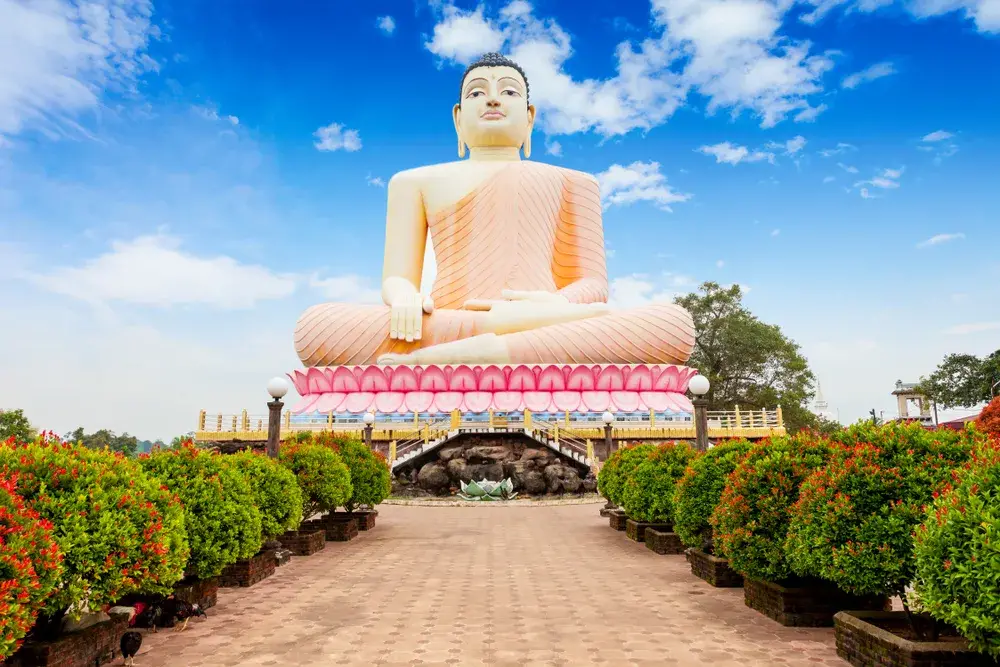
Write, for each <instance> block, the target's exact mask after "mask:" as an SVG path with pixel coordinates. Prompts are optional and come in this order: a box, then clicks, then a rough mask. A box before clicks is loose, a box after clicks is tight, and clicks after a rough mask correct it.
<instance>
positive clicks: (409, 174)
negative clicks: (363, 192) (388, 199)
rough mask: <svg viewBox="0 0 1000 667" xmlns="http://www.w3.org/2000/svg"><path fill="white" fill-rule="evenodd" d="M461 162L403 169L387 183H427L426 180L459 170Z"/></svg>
mask: <svg viewBox="0 0 1000 667" xmlns="http://www.w3.org/2000/svg"><path fill="white" fill-rule="evenodd" d="M463 162H464V161H463V160H457V161H455V162H442V163H440V164H427V165H423V166H420V167H413V168H412V169H404V170H403V171H398V172H396V173H395V174H393V176H392V178H391V179H389V182H390V183H391V182H392V181H396V182H401V183H421V182H424V181H427V180H428V179H432V178H435V177H438V176H443V175H447V174H449V173H454V172H455V171H458V170H459V169H461V165H462V164H463Z"/></svg>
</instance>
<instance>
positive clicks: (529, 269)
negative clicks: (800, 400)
mask: <svg viewBox="0 0 1000 667" xmlns="http://www.w3.org/2000/svg"><path fill="white" fill-rule="evenodd" d="M452 116H453V119H454V123H455V132H456V134H457V145H458V157H459V158H460V159H459V160H457V161H454V162H447V163H443V164H435V165H428V166H425V167H418V168H416V169H410V170H407V171H403V172H400V173H398V174H396V175H395V176H393V178H392V179H391V180H390V182H389V186H388V206H387V213H386V233H385V258H384V263H383V271H382V300H383V304H382V305H361V304H350V303H324V304H320V305H317V306H313V307H312V308H310V309H308V310H307V311H306V312H305V313H304V314H303V315H302V317H301V319H300V320H299V323H298V326H297V328H296V331H295V348H296V351H297V352H298V355H299V357H300V359H301V360H302V362H303V363H304V364H305V365H306V366H309V367H315V366H320V367H331V366H336V367H339V366H354V367H357V366H365V365H372V364H379V365H390V366H398V365H411V366H420V365H445V364H466V365H469V364H473V365H505V364H507V365H519V364H520V365H525V364H528V365H530V364H566V365H571V364H590V365H595V364H683V363H684V362H685V361H687V359H688V357H689V356H690V355H691V351H692V349H693V347H694V342H695V331H694V326H693V323H692V320H691V316H690V314H688V312H687V311H685V310H684V309H683V308H681V307H680V306H677V305H675V304H672V303H654V304H650V305H646V306H641V307H638V308H633V309H629V310H621V311H614V310H612V309H610V308H609V306H608V304H607V300H608V276H607V268H606V265H605V253H604V232H603V229H602V225H601V197H600V189H599V186H598V183H597V180H596V179H595V178H594V177H593V176H591V175H590V174H585V173H582V172H578V171H574V170H571V169H565V168H562V167H556V166H553V165H549V164H542V163H539V162H532V161H529V160H528V159H527V158H529V157H530V156H531V132H532V128H533V126H534V122H535V107H534V106H533V105H532V104H531V103H530V98H529V89H528V80H527V77H526V76H525V74H524V71H523V70H522V69H521V68H520V67H519V66H518V65H517V64H516V63H515V62H513V61H511V60H510V59H508V58H506V57H504V56H502V55H500V54H497V53H489V54H486V55H484V56H483V57H482V58H480V59H479V60H477V61H476V62H474V63H472V64H471V65H470V66H469V67H468V69H467V70H466V71H465V74H464V76H463V77H462V81H461V88H460V94H459V100H458V103H457V104H455V106H454V109H453V110H452ZM522 152H523V154H524V158H525V159H524V160H522V159H521V153H522ZM466 154H468V158H467V159H463V158H465V156H466ZM428 235H430V240H431V243H432V244H433V248H434V252H435V255H436V257H437V262H438V269H437V279H436V280H435V283H434V288H433V291H432V293H431V296H430V298H424V297H423V296H422V295H421V291H420V278H421V274H422V269H423V261H424V251H425V245H426V243H427V238H428ZM683 385H684V386H686V381H685V382H684V383H683ZM681 391H683V389H682V388H681Z"/></svg>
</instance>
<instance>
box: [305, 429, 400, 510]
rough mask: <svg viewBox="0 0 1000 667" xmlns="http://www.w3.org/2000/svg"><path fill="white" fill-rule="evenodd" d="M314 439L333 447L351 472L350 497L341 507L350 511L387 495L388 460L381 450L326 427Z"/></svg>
mask: <svg viewBox="0 0 1000 667" xmlns="http://www.w3.org/2000/svg"><path fill="white" fill-rule="evenodd" d="M313 440H314V442H316V443H317V444H320V445H324V446H328V447H332V448H333V451H335V452H337V453H338V454H340V458H342V459H343V460H344V463H345V464H347V469H348V470H349V471H350V472H351V489H352V491H351V497H350V498H348V499H347V501H346V502H345V503H344V509H346V510H347V511H348V512H353V511H354V510H355V509H357V508H358V507H361V506H362V505H365V506H368V507H375V506H376V505H378V504H379V503H380V502H382V501H383V500H385V499H386V498H388V497H389V493H390V492H391V491H392V476H391V474H390V472H389V463H388V461H386V459H385V457H384V456H382V454H381V453H380V452H373V451H372V450H371V449H369V448H368V447H366V446H365V444H364V443H363V442H361V441H360V440H358V439H357V438H352V437H349V436H344V435H333V434H332V433H330V432H329V431H326V432H323V433H319V434H317V435H316V436H314V438H313Z"/></svg>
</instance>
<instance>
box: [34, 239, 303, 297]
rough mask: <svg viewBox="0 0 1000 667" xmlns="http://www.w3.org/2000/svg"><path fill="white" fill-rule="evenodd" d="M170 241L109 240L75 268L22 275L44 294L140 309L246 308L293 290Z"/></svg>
mask: <svg viewBox="0 0 1000 667" xmlns="http://www.w3.org/2000/svg"><path fill="white" fill-rule="evenodd" d="M180 246H181V244H180V241H179V240H178V239H176V238H173V237H170V236H165V235H158V236H140V237H138V238H136V239H133V240H131V241H115V242H113V243H112V244H111V250H110V251H109V252H106V253H105V254H103V255H100V256H98V257H96V258H93V259H90V260H87V261H85V262H84V263H83V264H82V265H80V266H75V267H71V266H66V267H59V268H56V269H54V270H53V271H51V272H49V273H43V274H37V273H28V274H26V275H24V277H25V278H27V279H28V280H29V281H30V282H32V283H34V284H35V285H37V286H39V287H41V288H42V289H45V290H47V291H49V292H54V293H57V294H63V295H65V296H70V297H73V298H76V299H80V300H82V301H86V302H89V303H92V304H95V305H101V304H107V303H108V302H111V301H120V302H126V303H132V304H140V305H146V306H159V307H168V306H173V305H178V304H205V305H211V306H218V307H221V308H250V307H252V306H254V305H255V304H256V303H257V302H258V301H262V300H266V299H279V298H282V297H286V296H289V295H290V294H292V293H293V292H294V291H295V282H296V281H295V279H294V277H292V276H287V275H278V274H275V273H273V272H272V271H270V270H269V269H266V268H264V267H262V266H255V265H246V264H240V263H239V262H238V261H236V260H235V259H233V258H232V257H225V256H216V257H200V256H197V255H194V254H191V253H188V252H185V251H183V250H181V247H180Z"/></svg>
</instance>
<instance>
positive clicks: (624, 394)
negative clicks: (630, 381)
mask: <svg viewBox="0 0 1000 667" xmlns="http://www.w3.org/2000/svg"><path fill="white" fill-rule="evenodd" d="M611 402H612V403H613V404H614V405H615V406H616V407H617V408H618V410H619V411H621V412H635V411H636V410H638V409H639V394H638V392H634V391H613V392H611Z"/></svg>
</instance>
